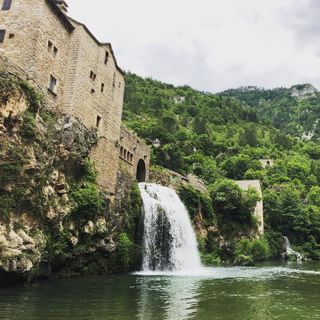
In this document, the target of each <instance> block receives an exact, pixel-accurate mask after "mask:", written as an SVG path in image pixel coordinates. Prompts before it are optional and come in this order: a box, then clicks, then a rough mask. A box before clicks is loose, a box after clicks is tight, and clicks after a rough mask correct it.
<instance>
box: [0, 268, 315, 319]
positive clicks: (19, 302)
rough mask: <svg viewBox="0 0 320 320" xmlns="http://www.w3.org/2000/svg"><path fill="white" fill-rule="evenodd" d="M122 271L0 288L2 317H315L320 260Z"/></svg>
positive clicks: (0, 311)
mask: <svg viewBox="0 0 320 320" xmlns="http://www.w3.org/2000/svg"><path fill="white" fill-rule="evenodd" d="M206 270H207V271H206V272H204V273H203V274H202V275H198V276H197V275H194V276H183V275H169V274H168V275H165V274H151V275H146V274H128V275H119V276H99V277H98V276H97V277H83V278H73V279H68V280H51V281H45V282H41V283H38V284H26V285H23V286H16V287H6V288H0V319H2V320H6V319H8V320H9V319H10V320H14V319H19V320H22V319H23V320H64V319H74V320H78V319H79V320H109V319H110V320H118V319H119V320H120V319H121V320H125V319H130V320H133V319H140V320H149V319H150V320H157V319H165V320H183V319H197V320H210V319H217V320H218V319H219V320H220V319H221V320H233V319H237V320H242V319H243V320H251V319H254V320H267V319H268V320H269V319H283V320H288V319H290V320H292V319H297V320H298V319H299V320H301V319H312V320H314V319H320V263H316V262H308V263H302V264H296V263H293V264H289V265H282V264H279V265H274V264H273V266H271V265H262V266H259V267H257V268H231V267H230V268H225V267H214V268H209V269H206Z"/></svg>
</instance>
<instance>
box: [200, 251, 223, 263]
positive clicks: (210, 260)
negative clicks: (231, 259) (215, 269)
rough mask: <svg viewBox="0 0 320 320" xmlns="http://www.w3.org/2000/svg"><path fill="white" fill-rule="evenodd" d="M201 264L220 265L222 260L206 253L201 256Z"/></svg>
mask: <svg viewBox="0 0 320 320" xmlns="http://www.w3.org/2000/svg"><path fill="white" fill-rule="evenodd" d="M201 262H202V263H203V264H205V265H207V266H212V265H220V264H221V259H220V257H218V256H217V255H216V254H213V253H205V254H201Z"/></svg>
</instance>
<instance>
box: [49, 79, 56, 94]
mask: <svg viewBox="0 0 320 320" xmlns="http://www.w3.org/2000/svg"><path fill="white" fill-rule="evenodd" d="M57 83H58V81H57V79H56V78H55V77H54V76H52V75H51V76H50V83H49V88H48V89H49V91H51V92H53V93H56V89H57Z"/></svg>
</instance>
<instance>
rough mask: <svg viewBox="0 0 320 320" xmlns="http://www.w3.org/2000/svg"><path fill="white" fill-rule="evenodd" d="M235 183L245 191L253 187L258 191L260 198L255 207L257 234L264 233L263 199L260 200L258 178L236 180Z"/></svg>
mask: <svg viewBox="0 0 320 320" xmlns="http://www.w3.org/2000/svg"><path fill="white" fill-rule="evenodd" d="M236 183H237V185H238V186H239V187H240V188H241V189H242V190H245V191H247V190H248V189H249V188H254V189H256V191H257V192H258V193H259V195H260V197H261V200H260V201H258V203H257V205H256V208H255V212H254V214H255V217H256V218H257V222H258V233H257V234H258V235H263V234H264V217H263V200H262V190H261V183H260V180H238V181H236Z"/></svg>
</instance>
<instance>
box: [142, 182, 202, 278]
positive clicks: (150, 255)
mask: <svg viewBox="0 0 320 320" xmlns="http://www.w3.org/2000/svg"><path fill="white" fill-rule="evenodd" d="M139 188H140V191H141V196H142V200H143V207H144V240H143V271H144V272H146V273H148V272H149V271H152V272H174V273H180V274H198V273H199V272H200V271H201V270H202V266H201V262H200V255H199V252H198V248H197V240H196V236H195V233H194V231H193V228H192V225H191V221H190V217H189V214H188V211H187V209H186V208H185V206H184V205H183V203H182V202H181V200H180V198H179V197H178V195H177V194H176V192H175V191H174V190H172V189H170V188H167V187H163V186H160V185H157V184H150V183H140V184H139ZM159 215H163V216H162V217H159ZM159 218H160V221H161V222H162V223H163V224H164V225H159ZM164 221H165V222H164ZM163 233H166V234H163ZM159 239H160V240H159ZM162 240H163V241H166V240H167V241H168V242H169V243H161V241H162ZM161 245H162V246H168V247H167V250H166V252H167V253H168V254H167V256H166V260H165V261H163V259H164V258H165V257H161V256H159V255H160V253H161V248H159V246H161ZM157 246H158V247H157ZM162 249H163V248H162Z"/></svg>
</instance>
